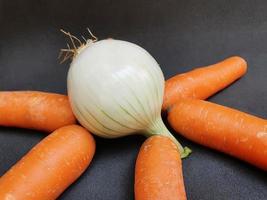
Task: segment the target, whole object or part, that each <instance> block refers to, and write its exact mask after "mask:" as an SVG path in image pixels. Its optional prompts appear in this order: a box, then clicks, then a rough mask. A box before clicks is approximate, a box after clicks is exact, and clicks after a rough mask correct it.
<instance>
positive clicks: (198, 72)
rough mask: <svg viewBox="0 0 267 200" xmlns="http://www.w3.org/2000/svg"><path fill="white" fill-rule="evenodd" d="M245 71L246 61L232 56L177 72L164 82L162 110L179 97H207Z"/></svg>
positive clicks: (201, 98)
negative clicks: (205, 65)
mask: <svg viewBox="0 0 267 200" xmlns="http://www.w3.org/2000/svg"><path fill="white" fill-rule="evenodd" d="M246 71H247V63H246V61H245V60H244V59H243V58H241V57H238V56H234V57H230V58H227V59H225V60H223V61H221V62H219V63H216V64H213V65H210V66H207V67H200V68H196V69H194V70H192V71H189V72H186V73H183V74H178V75H176V76H174V77H172V78H170V79H168V80H167V81H166V82H165V92H164V100H163V106H162V110H163V111H165V110H167V109H168V108H170V107H171V106H172V105H173V104H174V103H175V102H176V101H178V100H179V99H181V98H192V99H200V100H204V99H207V98H208V97H210V96H211V95H213V94H215V93H217V92H218V91H220V90H222V89H223V88H225V87H227V86H228V85H230V84H231V83H233V82H234V81H235V80H237V79H239V78H240V77H241V76H243V75H244V74H245V73H246Z"/></svg>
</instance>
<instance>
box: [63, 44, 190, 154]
mask: <svg viewBox="0 0 267 200" xmlns="http://www.w3.org/2000/svg"><path fill="white" fill-rule="evenodd" d="M163 91H164V77H163V74H162V71H161V69H160V67H159V65H158V63H157V62H156V61H155V59H154V58H153V57H152V56H151V55H150V54H149V53H148V52H147V51H146V50H144V49H143V48H141V47H140V46H137V45H135V44H133V43H130V42H126V41H121V40H114V39H106V40H101V41H98V42H89V43H87V44H86V45H85V46H83V47H82V48H80V49H78V51H77V54H76V55H75V56H74V58H73V61H72V63H71V67H70V69H69V73H68V95H69V98H70V102H71V106H72V109H73V112H74V114H75V115H76V117H77V119H78V121H79V122H80V123H81V124H82V125H83V126H84V127H85V128H87V129H88V130H89V131H91V132H92V133H94V134H96V135H98V136H101V137H105V138H117V137H122V136H125V135H129V134H136V133H142V134H145V135H147V136H150V135H154V134H161V135H166V136H168V137H170V138H172V139H173V140H174V141H175V142H176V144H177V145H178V147H179V150H180V152H181V153H182V156H183V157H184V156H186V154H188V153H189V152H188V151H185V150H184V149H183V148H182V146H181V145H180V144H179V143H178V142H177V140H176V139H175V138H174V137H173V136H172V135H171V133H170V132H169V131H168V130H167V128H166V127H165V125H164V123H163V121H162V118H161V106H162V101H163Z"/></svg>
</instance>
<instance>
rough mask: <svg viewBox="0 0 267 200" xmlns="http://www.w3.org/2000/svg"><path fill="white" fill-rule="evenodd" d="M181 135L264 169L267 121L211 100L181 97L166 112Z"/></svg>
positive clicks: (265, 162) (266, 153)
mask: <svg viewBox="0 0 267 200" xmlns="http://www.w3.org/2000/svg"><path fill="white" fill-rule="evenodd" d="M168 121H169V123H170V125H171V126H172V127H173V128H174V129H175V130H176V131H177V132H179V133H180V134H181V135H183V136H184V137H186V138H188V139H190V140H192V141H195V142H197V143H199V144H202V145H204V146H207V147H210V148H213V149H216V150H219V151H221V152H224V153H227V154H230V155H232V156H235V157H237V158H240V159H242V160H244V161H247V162H249V163H251V164H253V165H255V166H257V167H259V168H261V169H263V170H267V120H265V119H261V118H259V117H255V116H252V115H249V114H246V113H243V112H240V111H238V110H235V109H231V108H227V107H224V106H221V105H217V104H214V103H210V102H206V101H202V100H193V99H180V100H179V101H177V103H176V104H175V105H174V106H173V107H172V108H171V109H170V110H169V112H168Z"/></svg>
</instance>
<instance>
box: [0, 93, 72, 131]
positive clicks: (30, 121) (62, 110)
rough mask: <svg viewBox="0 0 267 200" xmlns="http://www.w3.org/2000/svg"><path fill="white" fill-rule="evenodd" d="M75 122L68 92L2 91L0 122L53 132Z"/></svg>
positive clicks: (2, 124) (1, 123)
mask: <svg viewBox="0 0 267 200" xmlns="http://www.w3.org/2000/svg"><path fill="white" fill-rule="evenodd" d="M74 123H75V117H74V115H73V113H72V110H71V107H70V104H69V101H68V97H67V96H65V95H60V94H54V93H46V92H36V91H17V92H0V125H1V126H13V127H20V128H29V129H36V130H41V131H46V132H52V131H54V130H56V129H57V128H60V127H62V126H65V125H70V124H74Z"/></svg>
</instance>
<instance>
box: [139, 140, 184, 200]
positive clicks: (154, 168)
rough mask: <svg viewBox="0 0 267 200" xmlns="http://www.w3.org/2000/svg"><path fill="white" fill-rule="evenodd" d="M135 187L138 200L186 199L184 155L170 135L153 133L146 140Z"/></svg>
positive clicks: (142, 149)
mask: <svg viewBox="0 0 267 200" xmlns="http://www.w3.org/2000/svg"><path fill="white" fill-rule="evenodd" d="M134 186H135V187H134V189H135V200H150V199H151V200H152V199H153V200H186V194H185V188H184V182H183V173H182V163H181V158H180V155H179V152H178V149H177V147H176V145H175V144H174V143H173V142H172V141H171V140H170V139H169V138H167V137H164V136H152V137H150V138H148V139H147V140H146V141H145V142H144V144H143V145H142V147H141V149H140V152H139V154H138V157H137V161H136V166H135V185H134Z"/></svg>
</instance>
